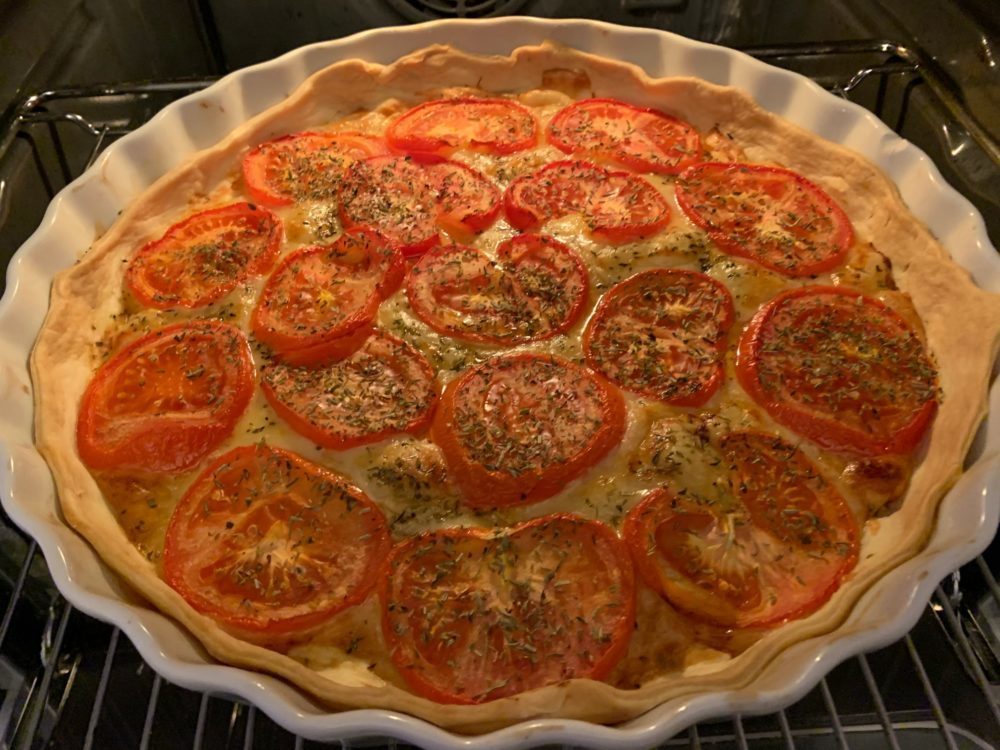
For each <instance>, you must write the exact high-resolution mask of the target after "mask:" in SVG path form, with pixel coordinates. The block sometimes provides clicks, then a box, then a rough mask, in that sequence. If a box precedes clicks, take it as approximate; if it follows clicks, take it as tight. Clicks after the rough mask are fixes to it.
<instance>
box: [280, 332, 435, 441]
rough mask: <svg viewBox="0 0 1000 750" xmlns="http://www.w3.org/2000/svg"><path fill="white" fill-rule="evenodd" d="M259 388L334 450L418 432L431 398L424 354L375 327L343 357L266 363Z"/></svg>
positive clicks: (302, 430) (298, 427)
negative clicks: (317, 363) (307, 363)
mask: <svg viewBox="0 0 1000 750" xmlns="http://www.w3.org/2000/svg"><path fill="white" fill-rule="evenodd" d="M261 386H262V388H263V390H264V396H266V397H267V400H268V402H269V403H270V404H271V406H272V407H274V410H275V411H276V412H277V413H278V416H280V417H281V418H282V419H284V420H285V421H286V422H288V424H289V425H291V427H292V429H294V430H295V431H296V432H298V433H299V434H301V435H304V436H305V437H307V438H309V439H310V440H312V441H313V442H314V443H316V444H317V445H321V446H323V447H324V448H333V449H334V450H345V449H347V448H353V447H355V446H358V445H364V444H366V443H375V442H378V441H379V440H383V439H385V438H387V437H390V436H391V435H398V434H400V433H404V432H408V433H413V434H415V433H419V432H421V431H423V430H424V429H426V427H427V426H428V424H430V420H431V416H432V414H433V412H434V405H435V403H436V401H437V383H436V380H435V375H434V370H432V369H431V366H430V364H429V363H428V362H427V360H426V359H424V356H423V355H422V354H421V353H420V352H419V351H417V350H416V349H414V348H413V347H412V346H410V345H409V344H407V343H406V342H405V341H401V340H400V339H397V338H396V337H395V336H390V335H389V334H387V333H385V332H384V331H380V330H376V331H375V332H374V333H372V334H371V336H369V337H368V338H367V339H366V340H365V342H364V344H363V345H362V346H361V348H360V349H358V350H357V351H356V352H354V353H353V354H351V355H350V356H349V357H347V358H346V359H342V360H340V361H338V362H334V363H332V364H327V365H325V366H323V367H292V366H289V365H286V364H276V365H272V366H270V367H266V368H265V369H264V371H263V377H262V382H261Z"/></svg>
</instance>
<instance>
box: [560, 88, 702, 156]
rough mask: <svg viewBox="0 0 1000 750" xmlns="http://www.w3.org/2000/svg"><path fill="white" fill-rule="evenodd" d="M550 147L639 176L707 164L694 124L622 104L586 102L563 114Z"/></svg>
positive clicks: (612, 101) (609, 101)
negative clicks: (635, 173)
mask: <svg viewBox="0 0 1000 750" xmlns="http://www.w3.org/2000/svg"><path fill="white" fill-rule="evenodd" d="M548 135H549V143H551V144H552V145H553V146H555V147H556V148H558V149H559V150H560V151H562V152H564V153H567V154H584V155H586V156H588V157H590V158H592V159H598V160H608V161H612V162H615V163H617V164H621V165H622V166H623V167H627V168H629V169H634V170H636V171H638V172H658V173H660V174H677V173H678V172H680V171H682V170H683V169H685V168H686V167H688V166H690V165H691V164H694V163H695V162H698V161H701V138H700V137H699V136H698V131H697V130H695V129H694V128H693V127H691V126H690V125H689V124H688V123H686V122H684V121H683V120H680V119H678V118H676V117H671V116H670V115H668V114H666V113H664V112H661V111H660V110H658V109H647V108H645V107H635V106H633V105H631V104H626V103H625V102H620V101H618V100H617V99H584V100H583V101H579V102H576V103H574V104H570V105H569V106H568V107H566V108H564V109H561V110H559V112H557V113H556V116H555V117H553V118H552V121H551V122H550V123H549V130H548Z"/></svg>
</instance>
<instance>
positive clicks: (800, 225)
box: [676, 162, 854, 278]
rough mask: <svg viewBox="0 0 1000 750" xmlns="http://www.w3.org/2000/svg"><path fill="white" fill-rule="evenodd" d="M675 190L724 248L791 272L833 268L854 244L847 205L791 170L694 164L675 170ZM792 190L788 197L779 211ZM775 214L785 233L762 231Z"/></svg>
mask: <svg viewBox="0 0 1000 750" xmlns="http://www.w3.org/2000/svg"><path fill="white" fill-rule="evenodd" d="M758 186H759V190H758V191H756V192H754V189H755V188H756V187H758ZM676 195H677V203H678V204H679V205H680V207H681V209H682V210H683V211H684V213H685V214H686V215H687V217H688V218H689V219H691V221H693V222H694V223H695V224H697V225H698V226H699V227H701V228H702V229H704V230H705V231H706V232H708V236H709V237H711V239H712V241H713V242H715V244H716V245H718V246H719V248H720V249H721V250H722V251H723V252H725V253H728V254H729V255H735V256H737V257H740V258H746V259H748V260H752V261H754V262H756V263H758V264H760V265H761V266H763V267H764V268H767V269H769V270H771V271H774V272H775V273H779V274H781V275H783V276H787V277H790V278H799V277H803V276H814V275H816V274H819V273H823V272H825V271H830V270H832V269H834V268H836V267H837V266H839V265H840V264H841V263H843V262H844V259H845V257H846V256H847V251H848V249H849V248H850V247H851V245H853V244H854V228H853V227H852V225H851V220H850V219H849V218H848V217H847V214H846V213H844V210H843V209H842V208H841V207H840V206H839V205H838V204H837V203H836V202H835V201H834V200H833V198H831V197H830V196H829V195H828V194H827V193H826V191H824V190H823V189H822V188H821V187H819V186H818V185H816V184H814V183H813V182H810V181H809V180H807V179H806V178H805V177H803V176H802V175H800V174H798V173H797V172H792V171H791V170H788V169H782V168H780V167H767V166H762V165H760V164H725V163H720V162H704V163H702V164H695V165H693V166H691V167H689V168H688V169H686V170H684V172H682V173H681V174H680V176H679V177H678V179H677V191H676ZM789 197H790V200H791V201H792V202H793V204H792V205H791V206H787V205H786V206H785V207H784V210H783V211H782V212H781V213H780V214H779V213H778V208H779V207H781V201H782V200H785V202H786V203H788V200H786V199H788V198H789ZM753 203H756V205H752V204H753ZM792 209H794V210H792ZM733 215H735V216H733ZM772 219H773V223H775V224H777V225H778V227H779V229H780V230H781V232H783V233H784V234H783V235H782V234H780V233H779V234H778V235H777V237H776V236H775V233H774V231H773V230H768V231H767V232H765V231H764V230H767V229H768V223H769V222H770V221H771V220H772ZM817 225H819V226H817Z"/></svg>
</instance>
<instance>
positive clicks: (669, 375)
mask: <svg viewBox="0 0 1000 750" xmlns="http://www.w3.org/2000/svg"><path fill="white" fill-rule="evenodd" d="M732 324H733V298H732V296H730V294H729V290H728V289H726V287H725V286H723V285H722V284H720V283H719V282H718V281H716V280H715V279H713V278H711V277H709V276H706V275H705V274H703V273H697V272H695V271H681V270H673V269H656V270H652V271H643V272H642V273H637V274H636V275H635V276H632V277H631V278H629V279H626V280H625V281H623V282H621V283H620V284H616V285H615V286H613V287H612V288H611V289H610V290H609V291H608V293H607V294H605V295H604V297H603V298H602V299H601V302H600V304H599V305H598V306H597V311H596V312H595V313H594V315H593V317H592V318H591V319H590V323H588V324H587V330H586V331H585V332H584V336H583V351H584V354H585V355H586V357H587V362H588V364H590V366H591V367H593V368H594V369H596V370H599V371H600V372H602V373H603V374H604V375H605V376H606V377H608V378H609V379H610V380H611V381H613V382H615V383H617V384H618V385H620V386H621V387H622V388H624V389H625V390H628V391H632V392H633V393H639V394H641V395H644V396H652V397H653V398H655V399H659V400H660V401H665V402H666V403H668V404H674V405H675V406H701V405H702V404H704V403H705V402H706V401H708V399H710V398H711V397H712V395H713V394H714V393H715V392H716V391H717V390H718V388H719V386H720V385H721V384H722V378H723V372H724V368H723V355H724V353H725V349H726V338H727V334H728V332H729V328H730V326H732Z"/></svg>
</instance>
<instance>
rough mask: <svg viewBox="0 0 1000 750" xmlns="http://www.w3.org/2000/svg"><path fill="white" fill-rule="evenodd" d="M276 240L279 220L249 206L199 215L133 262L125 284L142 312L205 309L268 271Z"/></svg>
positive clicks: (178, 225) (169, 232) (142, 251)
mask: <svg viewBox="0 0 1000 750" xmlns="http://www.w3.org/2000/svg"><path fill="white" fill-rule="evenodd" d="M281 235H282V228H281V220H280V219H279V218H278V217H277V216H275V215H274V214H272V213H271V212H270V211H268V210H267V209H265V208H260V207H259V206H254V205H253V204H251V203H233V204H231V205H228V206H223V207H221V208H213V209H209V210H208V211H201V212H200V213H197V214H195V215H193V216H189V217H188V218H186V219H184V220H183V221H179V222H177V223H176V224H174V225H173V226H172V227H170V229H168V230H167V231H166V233H165V234H164V235H163V236H162V237H160V239H158V240H153V241H152V242H149V243H148V244H146V245H144V246H143V247H142V248H141V249H140V250H139V251H138V252H137V253H136V254H135V255H134V256H132V259H131V260H130V261H129V264H128V268H127V269H126V271H125V284H126V286H127V287H128V289H129V291H130V292H132V294H133V296H134V297H135V298H136V299H137V300H139V302H141V303H142V304H143V305H145V306H146V307H155V308H157V309H160V310H165V309H168V308H172V307H182V308H187V309H191V308H196V307H204V306H206V305H210V304H212V303H213V302H217V301H218V300H219V299H221V298H222V297H224V296H225V295H227V294H229V292H231V291H232V290H233V289H235V288H236V285H237V284H239V283H241V282H242V281H244V280H245V279H246V278H247V277H249V276H255V275H258V274H262V273H266V272H267V271H269V270H270V268H271V266H272V265H273V264H274V261H275V259H276V258H277V257H278V251H279V249H280V248H281Z"/></svg>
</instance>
